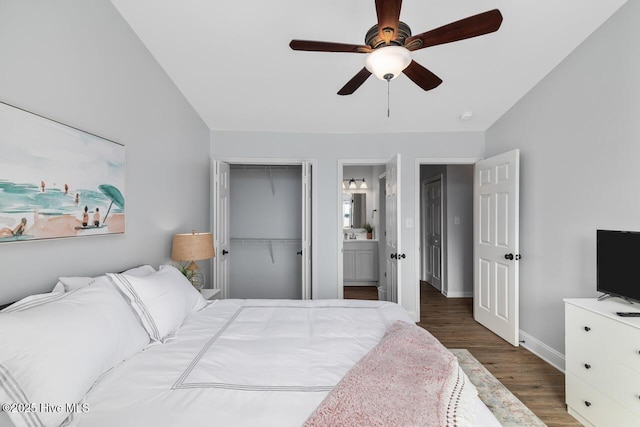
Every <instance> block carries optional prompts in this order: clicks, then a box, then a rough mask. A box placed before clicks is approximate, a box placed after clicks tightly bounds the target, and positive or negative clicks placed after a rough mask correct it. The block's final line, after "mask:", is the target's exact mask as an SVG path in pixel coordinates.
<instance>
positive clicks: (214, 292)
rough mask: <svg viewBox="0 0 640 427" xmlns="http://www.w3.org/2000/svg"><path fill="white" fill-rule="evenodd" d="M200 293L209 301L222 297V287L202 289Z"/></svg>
mask: <svg viewBox="0 0 640 427" xmlns="http://www.w3.org/2000/svg"><path fill="white" fill-rule="evenodd" d="M200 293H201V294H202V297H203V298H204V299H207V300H209V301H211V300H214V299H220V289H202V290H201V291H200Z"/></svg>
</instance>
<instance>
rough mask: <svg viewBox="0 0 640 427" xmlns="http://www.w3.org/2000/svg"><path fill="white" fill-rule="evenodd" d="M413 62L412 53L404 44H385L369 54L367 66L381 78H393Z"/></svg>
mask: <svg viewBox="0 0 640 427" xmlns="http://www.w3.org/2000/svg"><path fill="white" fill-rule="evenodd" d="M410 63H411V53H410V52H409V50H408V49H406V48H404V47H402V46H385V47H381V48H378V49H376V50H374V51H373V52H371V53H370V54H368V55H367V59H366V61H365V66H366V67H367V70H369V71H370V72H371V73H373V74H375V75H376V77H377V78H379V79H380V80H392V79H395V78H396V77H398V76H399V75H400V73H402V71H403V70H404V69H405V68H407V67H408V66H409V64H410Z"/></svg>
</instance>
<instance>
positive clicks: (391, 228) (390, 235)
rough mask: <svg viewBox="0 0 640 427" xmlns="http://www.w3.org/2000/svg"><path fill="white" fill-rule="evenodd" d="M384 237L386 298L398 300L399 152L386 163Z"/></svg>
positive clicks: (401, 255)
mask: <svg viewBox="0 0 640 427" xmlns="http://www.w3.org/2000/svg"><path fill="white" fill-rule="evenodd" d="M386 175H387V176H386V198H385V214H386V237H385V252H386V254H387V292H388V296H389V298H388V300H389V301H392V302H396V303H397V302H398V289H399V287H400V262H399V261H400V260H401V259H403V258H404V257H405V255H404V254H402V253H401V245H400V243H401V242H400V232H401V230H400V218H401V217H400V203H399V200H400V154H396V155H395V156H394V157H393V158H392V159H391V160H389V162H388V163H387V165H386Z"/></svg>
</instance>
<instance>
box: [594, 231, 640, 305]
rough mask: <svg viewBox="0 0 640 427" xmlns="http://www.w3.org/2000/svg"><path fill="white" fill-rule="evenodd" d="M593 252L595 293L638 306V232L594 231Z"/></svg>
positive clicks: (639, 299) (639, 241)
mask: <svg viewBox="0 0 640 427" xmlns="http://www.w3.org/2000/svg"><path fill="white" fill-rule="evenodd" d="M596 250H597V255H596V257H597V264H596V266H597V267H596V270H597V273H596V277H597V279H596V280H597V288H598V292H603V293H605V294H608V295H609V296H612V297H621V298H624V299H626V300H630V301H631V300H633V301H635V302H640V232H636V231H615V230H597V232H596ZM604 297H606V295H603V296H602V297H601V298H604Z"/></svg>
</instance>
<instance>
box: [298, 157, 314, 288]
mask: <svg viewBox="0 0 640 427" xmlns="http://www.w3.org/2000/svg"><path fill="white" fill-rule="evenodd" d="M311 172H312V171H311V163H310V162H302V249H301V251H302V253H301V254H300V255H302V256H301V258H302V260H301V261H300V262H301V263H302V299H312V294H311V219H312V218H311V212H312V209H311Z"/></svg>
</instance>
